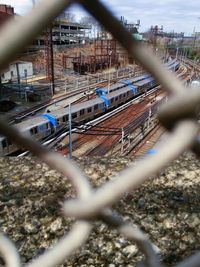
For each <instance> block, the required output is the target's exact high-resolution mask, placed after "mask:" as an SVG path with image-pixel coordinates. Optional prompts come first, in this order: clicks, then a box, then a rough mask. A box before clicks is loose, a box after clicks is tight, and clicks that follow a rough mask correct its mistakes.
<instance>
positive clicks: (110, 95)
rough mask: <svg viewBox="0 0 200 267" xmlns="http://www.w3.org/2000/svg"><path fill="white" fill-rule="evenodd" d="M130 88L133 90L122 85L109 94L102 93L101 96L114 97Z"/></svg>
mask: <svg viewBox="0 0 200 267" xmlns="http://www.w3.org/2000/svg"><path fill="white" fill-rule="evenodd" d="M132 90H133V89H132V88H130V87H128V86H126V87H123V88H122V89H119V90H117V91H113V92H112V93H110V94H107V95H104V96H103V97H104V98H106V99H111V98H113V97H116V96H118V95H121V94H124V93H126V92H129V91H132Z"/></svg>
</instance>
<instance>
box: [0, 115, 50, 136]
mask: <svg viewBox="0 0 200 267" xmlns="http://www.w3.org/2000/svg"><path fill="white" fill-rule="evenodd" d="M47 122H49V120H48V119H46V118H44V117H41V116H36V117H33V118H29V119H27V120H25V121H22V122H20V123H17V124H15V125H13V126H14V127H15V128H16V130H18V131H20V132H21V133H23V132H26V131H27V130H30V129H31V128H33V127H36V126H40V125H43V124H44V123H47ZM4 138H5V137H4V136H0V141H1V140H3V139H4Z"/></svg>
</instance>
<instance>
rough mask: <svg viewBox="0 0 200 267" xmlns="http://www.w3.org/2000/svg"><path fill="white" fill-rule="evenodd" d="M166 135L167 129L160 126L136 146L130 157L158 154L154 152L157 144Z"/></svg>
mask: <svg viewBox="0 0 200 267" xmlns="http://www.w3.org/2000/svg"><path fill="white" fill-rule="evenodd" d="M164 133H165V129H164V128H163V127H162V126H161V125H160V124H159V125H157V126H156V127H155V128H154V129H153V130H152V131H150V132H149V133H148V134H147V135H146V137H145V138H144V139H143V140H142V141H141V142H140V143H139V144H138V145H136V146H135V147H134V148H133V149H132V150H131V151H130V152H129V153H128V155H130V156H137V157H141V156H144V155H146V154H147V153H149V154H151V153H154V152H156V149H155V150H152V148H153V147H154V146H155V144H156V143H157V142H158V140H160V137H161V136H162V134H164Z"/></svg>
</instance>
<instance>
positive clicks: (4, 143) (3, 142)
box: [2, 139, 7, 148]
mask: <svg viewBox="0 0 200 267" xmlns="http://www.w3.org/2000/svg"><path fill="white" fill-rule="evenodd" d="M2 147H3V148H6V147H7V142H6V139H4V140H3V141H2Z"/></svg>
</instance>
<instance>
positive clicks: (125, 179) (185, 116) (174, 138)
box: [0, 0, 200, 267]
mask: <svg viewBox="0 0 200 267" xmlns="http://www.w3.org/2000/svg"><path fill="white" fill-rule="evenodd" d="M72 3H79V4H81V5H82V6H83V7H84V8H85V9H86V10H87V11H88V12H90V13H91V14H92V15H93V16H94V17H95V18H96V19H97V20H98V21H99V22H100V23H101V24H102V25H103V26H104V27H105V28H106V29H107V30H108V31H110V32H111V33H112V35H113V36H114V37H115V38H116V39H117V40H118V41H119V42H120V43H121V45H122V46H123V47H124V48H125V49H126V50H127V51H128V52H129V53H130V54H131V55H132V56H133V57H134V58H135V60H137V61H138V62H139V63H140V64H141V65H142V66H143V67H144V68H145V69H146V70H147V71H148V72H149V73H151V74H152V75H153V76H154V77H155V78H156V79H157V80H158V82H159V83H161V84H162V86H163V88H164V89H165V90H166V91H168V92H169V93H170V95H171V96H170V97H169V101H168V102H167V103H165V104H164V105H163V106H162V108H161V109H160V111H159V114H158V116H159V119H160V122H161V123H162V124H163V125H164V126H165V127H166V129H167V130H169V131H170V132H171V135H170V136H169V138H168V141H167V146H166V143H165V144H163V145H162V146H161V147H160V150H159V152H158V153H156V154H154V155H152V156H149V157H148V158H145V159H143V160H141V161H139V162H138V163H137V165H136V166H132V167H129V168H127V169H126V170H124V171H123V172H122V173H121V174H120V175H119V176H118V177H116V179H115V180H112V181H111V182H108V183H107V184H105V185H104V186H102V187H100V188H98V189H96V190H95V191H94V190H93V189H92V188H91V186H90V184H89V182H88V180H87V178H86V177H84V176H83V174H82V172H81V170H79V169H78V167H77V166H75V165H74V163H73V162H71V161H69V160H68V159H66V158H64V157H62V156H61V155H59V154H56V153H54V152H52V151H49V150H47V149H46V148H44V147H41V146H40V145H39V144H38V143H35V142H34V141H31V140H30V139H28V138H26V137H24V136H22V135H21V134H20V133H19V132H17V131H16V130H15V129H14V128H13V127H12V126H9V125H8V124H7V123H5V122H3V121H0V133H1V134H2V135H5V136H7V137H8V138H9V139H11V140H12V141H13V142H15V143H16V144H17V145H18V146H20V147H23V148H25V149H26V150H30V151H31V152H32V153H33V154H34V155H36V156H37V157H38V158H39V159H40V160H42V161H44V162H45V163H47V164H48V165H49V166H50V167H51V168H54V169H55V170H57V171H58V172H60V173H62V174H63V175H64V176H65V177H67V178H68V179H69V180H70V182H71V183H72V185H73V186H74V188H75V190H76V192H77V199H75V200H68V201H66V202H65V203H64V213H65V215H66V216H71V217H74V218H76V219H77V222H76V223H75V224H74V225H73V227H72V229H71V231H70V233H69V234H68V235H66V236H64V237H63V238H62V239H61V240H60V241H59V242H58V243H57V245H55V246H54V247H53V248H52V249H50V250H49V251H47V252H46V253H44V254H43V255H41V256H39V257H38V258H36V259H35V260H34V261H32V262H30V263H28V264H27V266H29V267H33V266H34V267H37V266H38V267H41V266H43V267H45V266H47V267H49V266H56V265H57V264H60V263H62V262H63V261H64V260H65V259H66V257H68V256H70V255H71V254H72V253H74V251H75V249H77V248H79V247H80V246H82V244H83V243H84V242H85V241H86V240H87V238H88V236H89V234H90V232H91V230H92V222H93V221H94V220H96V219H98V220H99V219H100V220H102V221H103V222H105V223H107V224H108V225H109V226H112V227H114V228H115V229H117V230H118V231H119V232H120V233H121V234H122V235H123V236H124V237H125V238H127V239H129V240H131V241H132V242H134V243H136V245H137V246H138V247H139V249H140V250H141V252H143V254H144V255H145V260H144V261H143V262H140V263H138V266H140V267H147V266H148V267H150V266H151V267H161V266H163V265H162V264H161V263H160V262H159V258H158V256H157V255H156V253H155V251H154V248H153V245H152V244H151V243H150V242H149V241H148V239H147V237H146V235H145V234H144V233H142V231H140V229H138V228H137V227H136V226H134V225H130V224H127V223H126V222H124V221H123V220H121V219H120V218H119V217H117V216H116V215H114V214H113V212H112V210H111V209H110V208H109V207H110V206H111V205H112V204H114V203H115V202H116V201H118V200H119V199H120V198H121V197H122V196H123V195H124V194H125V193H126V192H128V191H131V190H134V189H136V188H137V187H139V186H140V185H141V184H142V183H144V182H145V181H146V180H147V179H148V178H150V177H151V176H152V175H153V174H155V173H157V172H158V171H160V170H161V169H162V168H163V167H165V166H166V165H167V164H168V163H169V162H170V161H172V160H174V159H176V158H177V157H178V156H179V155H181V154H182V153H183V152H184V151H186V150H188V149H191V150H192V151H194V152H195V153H196V154H197V155H199V154H200V146H199V143H198V140H197V139H196V138H195V137H196V136H197V133H198V129H199V127H198V123H197V118H196V117H197V114H198V112H199V103H200V90H199V89H197V88H195V89H189V88H185V87H184V86H183V84H182V83H181V82H180V81H179V80H177V78H176V77H175V75H173V74H172V73H170V72H169V71H167V70H165V69H164V68H163V67H162V64H161V62H160V61H159V60H158V59H157V58H156V57H155V56H153V55H152V52H151V51H150V50H148V48H147V47H144V46H141V45H140V43H139V42H138V41H136V40H134V39H133V38H132V36H131V35H130V34H129V32H127V31H126V30H125V29H124V28H123V27H122V25H121V24H120V22H119V21H118V20H117V19H115V18H114V16H113V15H112V13H111V12H110V11H109V10H107V9H106V8H105V7H104V6H103V5H102V4H101V3H100V2H99V1H97V0H93V1H88V0H77V1H72V0H42V1H41V2H40V3H39V4H38V6H36V7H35V8H34V9H33V10H32V11H31V12H30V14H28V15H26V16H25V17H23V18H20V19H19V20H18V21H17V22H13V21H11V22H10V23H9V24H7V25H6V26H4V28H3V29H2V30H1V32H0V69H1V70H3V69H4V68H5V67H6V66H7V64H8V63H9V62H10V61H11V60H13V58H14V57H15V55H16V54H17V53H18V52H20V51H22V49H23V48H24V46H25V45H27V44H28V43H29V42H31V40H33V39H34V38H35V37H36V36H37V34H39V33H40V31H41V30H42V29H44V28H45V27H47V26H48V24H49V23H50V21H51V20H52V19H54V18H55V17H56V16H57V15H58V14H59V13H60V12H61V11H62V10H64V9H65V8H67V7H68V6H69V5H70V4H72ZM189 90H190V91H189ZM163 155H165V156H163ZM0 252H1V255H2V257H3V258H4V261H5V263H6V266H9V267H11V266H12V267H15V266H16V267H17V266H21V261H20V257H19V254H18V252H17V250H16V248H15V246H14V245H13V244H12V243H11V241H9V239H8V238H7V237H6V236H4V235H3V234H1V236H0ZM186 266H188V267H189V266H190V267H196V266H200V253H196V254H195V255H193V256H191V257H189V258H187V259H186V260H184V261H183V262H181V263H179V264H177V265H176V267H186Z"/></svg>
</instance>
